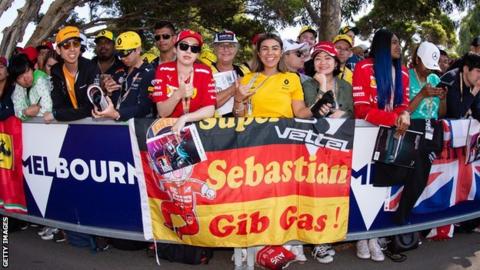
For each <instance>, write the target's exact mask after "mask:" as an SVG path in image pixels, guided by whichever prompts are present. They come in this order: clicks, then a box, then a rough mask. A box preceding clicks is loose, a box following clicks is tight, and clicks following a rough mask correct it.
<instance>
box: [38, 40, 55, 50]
mask: <svg viewBox="0 0 480 270" xmlns="http://www.w3.org/2000/svg"><path fill="white" fill-rule="evenodd" d="M41 49H50V50H53V43H52V42H51V41H48V40H44V41H42V43H41V44H40V45H38V46H37V50H41Z"/></svg>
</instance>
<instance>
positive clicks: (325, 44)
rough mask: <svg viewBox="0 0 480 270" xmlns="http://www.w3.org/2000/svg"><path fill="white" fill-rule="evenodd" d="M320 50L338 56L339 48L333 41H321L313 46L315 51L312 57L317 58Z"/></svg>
mask: <svg viewBox="0 0 480 270" xmlns="http://www.w3.org/2000/svg"><path fill="white" fill-rule="evenodd" d="M319 52H326V53H327V54H328V55H330V56H334V57H335V56H337V55H338V53H337V49H335V45H334V44H333V42H331V41H320V42H318V43H317V44H315V46H313V53H312V58H315V56H316V55H317V54H318V53H319Z"/></svg>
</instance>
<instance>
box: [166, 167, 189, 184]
mask: <svg viewBox="0 0 480 270" xmlns="http://www.w3.org/2000/svg"><path fill="white" fill-rule="evenodd" d="M192 171H193V166H187V167H183V168H180V169H178V170H175V171H171V172H168V173H165V174H164V175H163V178H165V179H167V180H169V181H173V182H180V181H183V180H185V179H188V178H190V176H191V175H192Z"/></svg>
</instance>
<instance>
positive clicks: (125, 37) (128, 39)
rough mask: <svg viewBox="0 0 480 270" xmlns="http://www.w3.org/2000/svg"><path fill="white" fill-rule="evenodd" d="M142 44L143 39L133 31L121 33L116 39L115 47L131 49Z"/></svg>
mask: <svg viewBox="0 0 480 270" xmlns="http://www.w3.org/2000/svg"><path fill="white" fill-rule="evenodd" d="M141 46H142V39H141V38H140V36H139V35H138V34H137V33H135V32H133V31H127V32H123V33H121V34H120V35H119V36H118V37H117V39H116V41H115V49H117V50H131V49H136V48H138V47H141Z"/></svg>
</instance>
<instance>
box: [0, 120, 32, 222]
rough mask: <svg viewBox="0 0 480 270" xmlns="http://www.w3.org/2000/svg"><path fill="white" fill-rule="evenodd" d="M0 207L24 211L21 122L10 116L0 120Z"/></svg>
mask: <svg viewBox="0 0 480 270" xmlns="http://www.w3.org/2000/svg"><path fill="white" fill-rule="evenodd" d="M0 207H2V208H4V209H5V210H7V211H9V212H15V213H26V212H27V206H26V202H25V193H24V191H23V171H22V123H21V121H20V120H19V119H18V118H16V117H14V116H11V117H9V118H8V119H6V120H4V121H0Z"/></svg>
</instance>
